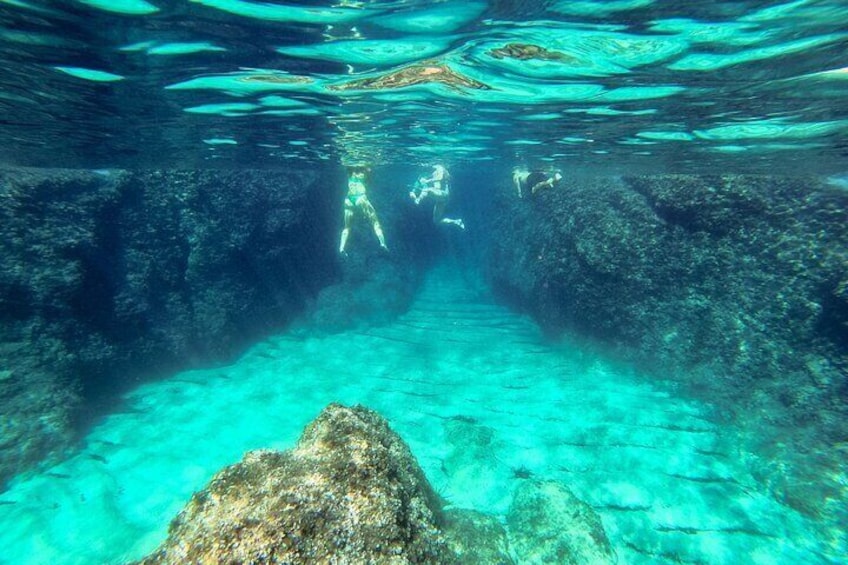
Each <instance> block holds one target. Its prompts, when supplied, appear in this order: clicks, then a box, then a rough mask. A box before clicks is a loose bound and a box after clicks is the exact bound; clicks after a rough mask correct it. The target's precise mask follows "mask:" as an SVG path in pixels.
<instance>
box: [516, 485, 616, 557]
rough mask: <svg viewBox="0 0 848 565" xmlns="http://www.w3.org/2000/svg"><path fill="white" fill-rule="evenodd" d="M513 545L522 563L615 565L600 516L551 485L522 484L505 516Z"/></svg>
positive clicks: (568, 493)
mask: <svg viewBox="0 0 848 565" xmlns="http://www.w3.org/2000/svg"><path fill="white" fill-rule="evenodd" d="M507 525H508V527H509V541H510V546H511V547H512V550H513V553H514V554H515V556H516V558H517V560H518V562H519V563H522V564H523V565H535V564H538V565H548V564H551V563H556V564H558V565H583V564H586V565H588V564H592V565H603V564H604V563H616V561H617V559H616V555H615V553H614V552H613V550H612V548H611V547H610V544H609V540H608V539H607V536H606V532H605V531H604V527H603V525H602V524H601V519H600V517H599V516H598V515H597V514H596V513H595V511H594V510H592V508H591V507H590V506H589V505H588V504H586V503H585V502H582V501H581V500H579V499H578V498H577V497H576V496H574V494H572V492H571V491H570V490H568V488H566V487H565V486H563V485H561V484H560V483H557V482H553V481H522V483H521V484H520V485H519V486H518V488H517V489H516V491H515V498H514V499H513V502H512V505H511V506H510V508H509V513H508V514H507Z"/></svg>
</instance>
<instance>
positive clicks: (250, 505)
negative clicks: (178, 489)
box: [141, 404, 457, 565]
mask: <svg viewBox="0 0 848 565" xmlns="http://www.w3.org/2000/svg"><path fill="white" fill-rule="evenodd" d="M441 521H442V516H441V502H440V500H439V498H438V496H437V495H436V494H435V492H434V491H433V490H432V488H431V487H430V485H429V484H428V483H427V480H426V479H425V478H424V474H423V472H422V471H421V468H420V467H419V466H418V464H417V462H416V461H415V459H414V458H413V456H412V454H411V453H410V451H409V448H408V447H407V446H406V445H405V444H404V443H403V441H402V440H401V439H400V438H399V437H398V436H397V435H396V434H395V433H394V432H393V431H392V430H391V429H390V428H389V426H388V424H387V423H386V421H385V420H384V419H383V418H381V417H380V416H379V415H378V414H376V413H375V412H372V411H371V410H368V409H366V408H363V407H354V408H346V407H343V406H340V405H338V404H331V405H330V406H328V407H327V408H326V409H324V411H323V412H321V414H320V415H319V416H318V418H317V419H316V420H315V421H313V422H312V423H311V424H309V426H307V428H306V430H305V431H304V433H303V436H302V437H301V438H300V440H299V442H298V444H297V446H296V447H295V449H293V450H291V451H288V452H274V451H253V452H250V453H248V454H247V455H245V457H244V459H243V460H242V461H241V462H240V463H237V464H235V465H232V466H230V467H227V468H226V469H224V470H223V471H221V472H219V473H218V474H217V475H216V476H215V477H214V478H213V479H212V481H211V482H210V484H209V486H208V487H207V488H205V489H204V490H202V491H200V492H199V493H197V494H195V495H194V497H192V499H191V501H190V502H189V503H188V505H187V506H186V508H185V509H184V510H183V511H182V512H180V514H179V515H178V516H177V518H176V519H175V520H174V521H173V522H172V523H171V526H170V528H169V535H168V539H167V540H166V541H165V543H164V544H163V545H162V546H161V548H160V549H158V550H157V551H156V552H154V553H153V554H152V555H150V556H148V557H146V558H145V559H143V560H142V561H141V563H142V564H144V565H153V564H163V563H173V564H177V563H179V564H182V563H387V564H398V565H400V564H406V563H410V564H411V563H455V562H457V561H456V557H455V555H454V554H453V552H452V551H451V550H450V549H449V548H448V546H447V544H446V542H445V540H444V538H443V536H442V534H441V532H440V523H441Z"/></svg>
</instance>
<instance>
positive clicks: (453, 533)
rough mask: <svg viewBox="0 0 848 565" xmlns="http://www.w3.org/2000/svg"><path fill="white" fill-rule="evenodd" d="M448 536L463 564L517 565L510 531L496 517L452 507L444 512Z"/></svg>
mask: <svg viewBox="0 0 848 565" xmlns="http://www.w3.org/2000/svg"><path fill="white" fill-rule="evenodd" d="M444 535H445V539H446V541H447V543H448V547H450V548H451V550H452V551H453V552H454V553H456V556H457V558H458V559H459V562H460V563H462V564H463V565H515V561H513V559H512V557H510V555H509V539H508V538H507V534H506V530H505V529H504V527H503V526H502V525H501V523H500V522H499V521H498V519H497V518H495V517H494V516H489V515H487V514H482V513H480V512H476V511H474V510H466V509H460V508H452V509H450V510H447V511H445V513H444Z"/></svg>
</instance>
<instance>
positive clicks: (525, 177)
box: [512, 167, 562, 198]
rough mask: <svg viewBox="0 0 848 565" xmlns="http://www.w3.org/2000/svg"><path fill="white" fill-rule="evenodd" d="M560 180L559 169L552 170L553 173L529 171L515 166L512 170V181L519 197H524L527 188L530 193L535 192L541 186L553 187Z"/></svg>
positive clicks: (541, 187)
mask: <svg viewBox="0 0 848 565" xmlns="http://www.w3.org/2000/svg"><path fill="white" fill-rule="evenodd" d="M561 180H562V174H561V173H560V172H559V171H554V172H553V173H548V172H544V171H533V172H530V171H528V170H527V169H525V168H521V167H516V168H515V169H513V171H512V182H513V183H514V184H515V188H516V190H517V191H518V197H519V198H524V195H525V194H526V193H527V191H528V190H529V191H530V194H536V192H538V191H539V190H541V189H543V188H553V187H554V186H555V185H556V184H557V183H558V182H559V181H561Z"/></svg>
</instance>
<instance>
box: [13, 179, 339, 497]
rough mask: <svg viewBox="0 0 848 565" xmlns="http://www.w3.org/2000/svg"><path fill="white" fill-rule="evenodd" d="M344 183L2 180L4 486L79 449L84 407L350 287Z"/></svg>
mask: <svg viewBox="0 0 848 565" xmlns="http://www.w3.org/2000/svg"><path fill="white" fill-rule="evenodd" d="M331 177H332V175H326V174H325V175H323V176H322V175H319V174H318V173H317V172H314V171H295V170H289V171H285V172H265V171H255V172H251V171H234V172H217V171H171V172H164V171H150V172H138V173H130V172H122V171H99V172H86V171H71V170H38V171H35V170H6V171H2V172H0V195H2V199H0V261H2V269H0V318H2V323H0V351H2V352H3V355H2V363H3V365H2V366H0V374H2V375H3V378H0V413H2V414H3V415H4V425H3V426H2V428H0V484H2V481H4V480H5V479H7V478H8V477H9V476H10V475H12V474H14V473H16V472H19V471H21V470H22V469H24V468H26V467H27V466H28V465H31V464H33V463H34V462H36V461H38V460H39V459H40V458H41V457H43V456H44V455H45V454H47V453H50V452H51V451H56V450H61V449H62V448H64V447H67V446H68V443H69V441H70V439H71V438H72V437H73V435H74V434H75V431H76V430H75V428H74V421H75V420H76V419H77V418H78V409H79V407H80V405H81V401H82V400H83V399H85V400H87V401H96V400H97V399H98V398H102V397H104V396H107V395H109V394H111V393H113V392H115V391H117V390H120V389H122V388H124V387H126V386H129V383H131V382H132V381H133V379H135V378H137V377H139V376H147V377H152V376H155V375H156V374H157V373H161V372H164V371H168V370H173V369H175V368H176V367H178V366H186V365H191V364H199V363H211V362H213V361H221V360H224V359H226V358H228V357H229V356H231V355H233V354H234V353H236V352H238V351H239V350H240V348H241V347H243V346H244V345H245V344H247V343H249V342H250V340H252V339H254V338H256V337H258V336H260V335H263V334H265V333H267V332H269V331H271V330H273V329H276V328H281V327H283V326H285V325H286V324H287V323H288V322H289V321H290V320H292V319H293V317H294V316H296V315H298V314H299V313H300V312H301V311H302V310H303V308H304V307H305V305H306V302H307V300H309V299H310V298H311V297H312V296H314V295H315V294H316V293H317V291H318V289H319V288H321V287H322V286H323V285H325V284H327V283H328V281H330V280H332V279H333V277H335V276H337V271H336V267H335V256H334V254H333V248H334V246H335V245H336V243H335V237H336V234H335V233H333V232H332V230H331V229H325V226H328V225H331V224H332V223H333V222H334V220H335V217H331V216H330V214H331V212H332V211H333V205H334V204H335V198H334V195H335V193H336V192H337V190H336V189H337V188H338V187H340V186H341V182H342V180H343V179H334V178H331ZM335 181H338V182H337V183H335V184H330V185H329V186H328V183H334V182H335Z"/></svg>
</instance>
